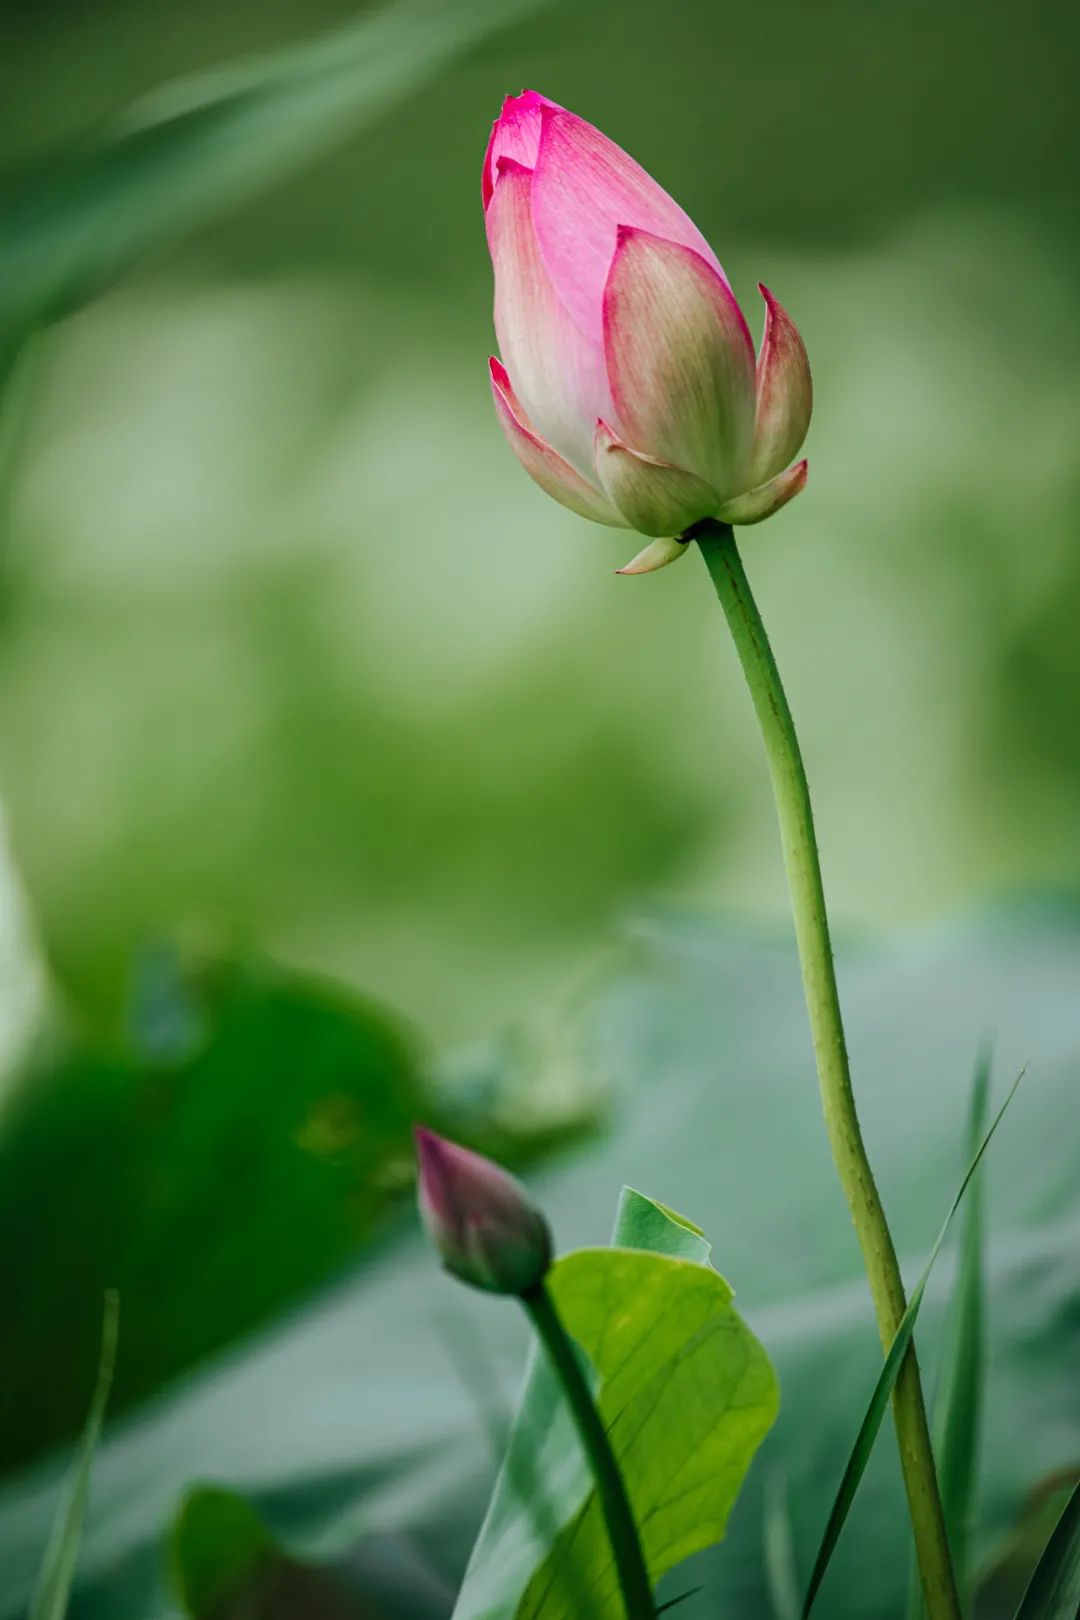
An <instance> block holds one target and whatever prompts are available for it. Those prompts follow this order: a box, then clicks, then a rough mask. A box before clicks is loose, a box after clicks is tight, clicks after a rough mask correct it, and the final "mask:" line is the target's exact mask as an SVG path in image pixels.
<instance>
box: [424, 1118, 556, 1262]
mask: <svg viewBox="0 0 1080 1620" xmlns="http://www.w3.org/2000/svg"><path fill="white" fill-rule="evenodd" d="M414 1134H415V1137H416V1154H417V1158H418V1159H419V1162H420V1198H419V1202H420V1218H421V1220H422V1221H423V1223H424V1226H425V1227H426V1229H427V1233H428V1236H429V1237H430V1238H431V1241H432V1242H433V1243H434V1245H435V1247H436V1248H437V1249H438V1251H439V1253H440V1254H441V1255H442V1258H443V1264H444V1265H445V1266H446V1269H447V1271H451V1272H453V1274H454V1276H455V1277H460V1278H461V1280H462V1282H467V1283H471V1284H472V1285H473V1287H474V1288H486V1289H488V1290H489V1291H490V1292H491V1293H494V1294H525V1293H528V1292H529V1290H530V1289H532V1288H534V1287H535V1286H536V1284H537V1283H538V1282H539V1281H540V1279H541V1278H542V1277H543V1275H544V1273H545V1272H546V1271H547V1269H548V1267H549V1266H550V1264H551V1233H550V1231H549V1229H548V1224H547V1221H546V1220H545V1219H544V1217H543V1215H542V1214H541V1213H540V1211H539V1210H538V1209H537V1208H536V1206H535V1205H534V1204H532V1203H531V1202H530V1201H529V1197H528V1194H527V1193H526V1191H525V1189H524V1187H523V1186H522V1185H521V1183H520V1182H519V1181H517V1180H515V1178H514V1177H513V1176H511V1175H508V1174H507V1172H506V1171H505V1170H501V1169H500V1168H499V1166H498V1165H497V1164H493V1163H492V1161H491V1160H490V1159H485V1158H483V1157H482V1156H481V1155H480V1154H479V1153H470V1152H469V1150H468V1148H463V1147H458V1146H456V1144H455V1143H453V1142H447V1141H446V1140H445V1139H444V1138H443V1137H441V1136H436V1135H435V1133H434V1131H428V1130H425V1129H423V1127H422V1126H418V1127H417V1129H416V1131H415V1133H414Z"/></svg>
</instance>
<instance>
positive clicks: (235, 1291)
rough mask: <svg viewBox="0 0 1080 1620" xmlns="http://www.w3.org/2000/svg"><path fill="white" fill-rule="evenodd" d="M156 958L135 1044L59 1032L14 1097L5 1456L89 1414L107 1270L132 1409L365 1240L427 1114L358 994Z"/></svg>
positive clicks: (59, 1434)
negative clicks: (116, 1302)
mask: <svg viewBox="0 0 1080 1620" xmlns="http://www.w3.org/2000/svg"><path fill="white" fill-rule="evenodd" d="M143 973H144V978H145V983H144V985H143V986H142V988H141V990H140V1007H139V1014H138V1018H137V1020H136V1021H135V1023H134V1027H133V1030H132V1035H131V1039H130V1041H129V1042H128V1044H127V1045H126V1047H120V1046H119V1045H118V1046H116V1047H113V1048H111V1049H110V1048H106V1047H103V1046H94V1045H85V1044H82V1043H80V1042H79V1041H78V1040H74V1039H72V1038H70V1037H69V1038H67V1039H61V1040H60V1041H59V1042H58V1043H57V1048H58V1049H56V1050H53V1051H51V1052H49V1053H48V1054H47V1055H43V1057H42V1058H41V1059H40V1060H39V1062H38V1065H37V1067H36V1069H35V1070H34V1072H32V1073H30V1074H29V1075H28V1076H27V1078H26V1079H25V1080H24V1081H23V1083H22V1085H21V1086H20V1087H19V1089H18V1090H17V1091H16V1092H15V1094H14V1095H13V1097H12V1099H11V1101H10V1103H9V1106H8V1111H7V1114H6V1118H5V1130H4V1133H3V1135H2V1136H0V1251H2V1252H3V1254H4V1279H5V1293H6V1297H7V1300H8V1308H9V1310H10V1311H11V1313H12V1319H13V1320H14V1321H15V1322H16V1323H17V1324H18V1331H17V1332H16V1333H14V1334H12V1335H9V1336H8V1339H7V1342H6V1347H5V1376H4V1380H3V1386H2V1389H0V1461H2V1463H3V1464H4V1466H6V1467H10V1466H11V1465H12V1464H14V1463H17V1462H21V1461H23V1460H24V1459H25V1458H27V1457H28V1456H30V1455H32V1454H34V1453H36V1452H37V1451H40V1450H41V1449H42V1448H43V1447H45V1446H47V1445H49V1444H50V1443H55V1442H56V1441H57V1440H60V1439H63V1438H65V1437H66V1436H67V1435H68V1434H70V1433H72V1432H73V1431H74V1430H75V1429H76V1428H77V1427H78V1426H79V1424H80V1422H81V1420H82V1414H83V1412H84V1411H85V1409H86V1403H87V1396H88V1384H87V1380H88V1378H89V1377H90V1376H91V1374H92V1370H93V1367H94V1364H95V1360H96V1350H95V1346H96V1343H97V1340H98V1337H99V1335H100V1317H101V1296H102V1292H103V1290H104V1289H105V1288H106V1287H114V1288H116V1289H117V1291H118V1292H119V1294H120V1297H121V1299H122V1301H123V1307H124V1328H123V1339H122V1343H121V1348H120V1355H119V1359H118V1363H117V1368H116V1379H115V1385H114V1390H113V1399H112V1409H113V1411H120V1410H122V1409H123V1408H124V1407H126V1406H128V1405H130V1403H131V1402H132V1401H133V1400H134V1399H136V1398H137V1397H138V1396H140V1395H143V1394H146V1393H147V1392H148V1391H150V1390H153V1389H155V1388H157V1387H158V1386H159V1385H160V1384H162V1383H164V1382H165V1381H166V1380H168V1379H169V1378H171V1377H173V1376H175V1375H176V1373H178V1372H180V1371H182V1370H183V1369H184V1368H186V1367H188V1366H190V1365H191V1363H192V1362H193V1361H197V1360H198V1359H200V1358H201V1357H203V1356H205V1355H207V1354H208V1353H209V1352H210V1351H212V1350H213V1349H215V1348H216V1347H217V1346H218V1345H221V1344H224V1343H227V1342H228V1341H229V1340H230V1339H232V1338H234V1337H236V1335H238V1334H240V1333H243V1332H245V1331H246V1330H248V1329H249V1328H251V1327H252V1326H253V1325H254V1324H255V1323H257V1322H258V1321H260V1320H261V1319H262V1318H263V1317H264V1316H265V1315H266V1314H267V1313H268V1312H270V1311H272V1310H273V1309H274V1308H275V1307H280V1306H282V1305H283V1304H286V1303H287V1302H288V1301H290V1300H291V1299H292V1298H293V1297H294V1296H295V1295H296V1294H297V1293H298V1292H301V1291H303V1290H304V1289H309V1288H310V1287H311V1286H312V1285H313V1284H314V1283H316V1282H319V1281H321V1280H322V1279H323V1278H325V1277H326V1276H327V1275H328V1274H329V1273H330V1272H332V1271H333V1270H334V1269H335V1268H337V1267H340V1266H341V1265H342V1264H343V1263H344V1262H345V1261H346V1260H347V1259H350V1258H353V1257H355V1256H356V1255H357V1254H358V1253H359V1252H360V1250H361V1248H362V1246H363V1244H364V1243H365V1241H367V1240H369V1239H370V1238H371V1236H372V1233H373V1231H374V1229H375V1226H376V1223H377V1221H378V1219H379V1217H380V1216H381V1215H383V1214H384V1213H385V1212H386V1210H387V1207H388V1204H389V1202H390V1200H391V1198H392V1196H393V1195H394V1194H395V1193H400V1191H401V1189H402V1188H403V1187H406V1186H408V1185H409V1181H410V1177H411V1156H410V1155H411V1143H410V1134H409V1133H410V1127H411V1125H412V1122H413V1121H414V1120H415V1119H416V1118H417V1117H418V1116H421V1115H423V1114H425V1113H430V1112H431V1104H430V1103H429V1101H428V1098H427V1096H426V1093H425V1089H424V1087H423V1084H422V1081H421V1076H420V1071H419V1067H418V1059H417V1055H416V1053H415V1051H414V1050H413V1047H412V1044H411V1042H410V1041H409V1040H408V1039H407V1038H406V1037H405V1036H404V1035H403V1034H402V1033H401V1031H400V1030H399V1028H398V1027H397V1026H396V1024H395V1023H394V1022H393V1020H391V1019H390V1018H389V1016H388V1015H387V1014H385V1013H384V1012H383V1011H382V1010H381V1009H380V1008H378V1007H375V1006H374V1005H372V1004H371V1003H368V1002H365V1001H363V1000H362V999H361V998H359V997H355V996H350V995H346V994H345V993H343V992H341V991H338V990H334V989H331V988H330V987H328V986H324V985H319V984H317V983H313V982H310V981H309V982H304V981H301V980H295V979H290V978H288V977H286V976H282V975H281V974H279V973H276V972H275V971H274V970H273V969H272V968H271V967H270V966H269V965H268V964H265V963H262V962H258V961H234V960H230V959H227V958H224V957H221V958H218V959H213V960H212V959H209V958H207V959H203V960H199V959H197V958H194V957H191V956H189V958H188V960H187V961H186V962H185V961H184V960H183V959H181V958H176V957H173V956H170V955H167V954H165V953H159V954H158V955H157V956H156V957H154V958H150V959H148V960H147V961H146V962H145V963H144V967H143ZM43 1188H45V1189H48V1195H47V1196H46V1197H43V1195H42V1189H43ZM60 1322H62V1323H63V1324H64V1331H63V1333H62V1334H59V1335H58V1334H57V1331H56V1330H57V1324H58V1323H60Z"/></svg>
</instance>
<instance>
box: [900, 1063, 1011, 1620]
mask: <svg viewBox="0 0 1080 1620" xmlns="http://www.w3.org/2000/svg"><path fill="white" fill-rule="evenodd" d="M990 1067H991V1064H990V1051H989V1048H986V1049H984V1050H983V1051H982V1052H981V1053H980V1055H979V1059H978V1062H977V1063H976V1065H975V1074H974V1078H973V1081H972V1088H971V1104H970V1108H969V1112H968V1129H967V1133H966V1138H965V1141H966V1148H965V1154H966V1157H967V1158H968V1159H969V1160H970V1159H971V1158H972V1156H973V1155H974V1154H975V1152H976V1151H977V1149H978V1145H979V1142H980V1140H981V1138H982V1135H983V1132H984V1131H985V1129H986V1109H987V1099H988V1096H989V1091H990ZM982 1251H983V1175H982V1174H981V1173H980V1174H978V1175H976V1176H974V1177H972V1182H971V1186H970V1187H969V1188H968V1195H967V1201H966V1204H965V1206H964V1215H963V1229H962V1233H961V1238H960V1258H959V1264H958V1266H957V1272H956V1284H955V1287H954V1290H953V1297H952V1300H951V1302H950V1307H949V1320H948V1327H947V1329H946V1335H945V1348H944V1353H943V1357H942V1370H941V1376H940V1378H939V1381H938V1389H937V1395H936V1398H935V1401H934V1415H933V1423H932V1427H933V1435H934V1456H935V1458H936V1459H937V1470H938V1483H939V1486H940V1489H941V1505H942V1508H943V1510H944V1513H945V1525H946V1529H947V1530H948V1535H949V1547H950V1550H951V1552H952V1557H953V1568H954V1569H955V1571H956V1580H957V1585H958V1586H959V1588H960V1591H961V1594H965V1593H966V1592H967V1590H968V1579H969V1576H968V1572H969V1567H970V1541H971V1521H972V1514H973V1504H974V1496H975V1481H976V1475H977V1471H978V1446H979V1428H980V1424H981V1418H982V1398H983V1384H984V1379H985V1359H986V1358H985V1321H984V1315H985V1311H984V1287H983V1269H982V1265H983V1261H982ZM925 1613H926V1606H925V1604H924V1602H923V1595H922V1587H921V1585H920V1582H919V1572H918V1568H917V1566H916V1564H915V1563H914V1560H913V1561H912V1569H911V1591H910V1595H909V1599H908V1620H922V1617H923V1616H924V1615H925Z"/></svg>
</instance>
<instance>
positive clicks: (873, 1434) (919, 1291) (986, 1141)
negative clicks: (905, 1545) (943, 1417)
mask: <svg viewBox="0 0 1080 1620" xmlns="http://www.w3.org/2000/svg"><path fill="white" fill-rule="evenodd" d="M1023 1077H1024V1070H1021V1071H1020V1073H1019V1074H1018V1075H1017V1077H1016V1079H1015V1080H1014V1081H1013V1083H1012V1086H1011V1087H1010V1089H1009V1094H1008V1096H1007V1097H1006V1098H1005V1101H1004V1102H1003V1103H1002V1105H1001V1107H1000V1108H999V1109H998V1112H997V1114H996V1115H995V1116H994V1120H993V1123H992V1124H991V1126H990V1129H989V1130H988V1131H987V1132H986V1135H985V1136H984V1137H983V1139H982V1142H981V1143H980V1144H979V1149H978V1152H977V1153H976V1154H975V1156H974V1158H973V1159H972V1161H971V1163H970V1164H969V1165H968V1168H967V1172H966V1174H965V1176H964V1179H963V1181H962V1182H961V1183H960V1188H959V1191H958V1192H957V1194H956V1197H955V1198H954V1199H953V1201H952V1204H951V1205H950V1207H949V1212H948V1214H947V1215H946V1217H945V1220H944V1222H943V1223H942V1227H941V1231H940V1232H939V1233H938V1235H937V1238H936V1239H935V1242H934V1246H933V1248H932V1249H931V1251H930V1258H929V1259H928V1260H927V1262H926V1265H925V1266H924V1268H923V1272H922V1276H921V1277H920V1278H919V1280H918V1282H917V1283H916V1285H915V1288H914V1291H913V1292H912V1295H911V1298H910V1299H909V1301H908V1307H907V1310H906V1311H905V1312H904V1314H903V1317H902V1318H901V1321H900V1326H899V1327H898V1328H897V1330H896V1337H895V1338H894V1339H893V1342H892V1344H891V1345H890V1346H889V1353H888V1355H887V1356H886V1357H885V1363H884V1365H883V1367H882V1369H881V1373H880V1375H879V1377H878V1381H877V1383H876V1385H875V1386H874V1392H873V1394H872V1395H871V1397H870V1404H869V1405H868V1407H867V1409H866V1413H865V1415H864V1417H863V1420H862V1423H861V1424H860V1426H859V1432H858V1435H857V1436H856V1438H855V1444H854V1446H853V1447H852V1449H851V1455H850V1457H849V1458H848V1461H847V1466H846V1467H845V1469H844V1473H843V1477H842V1479H841V1481H840V1486H839V1489H838V1490H837V1493H836V1497H835V1500H834V1501H833V1505H832V1509H831V1511H830V1513H829V1518H828V1521H827V1523H826V1525H825V1532H824V1535H823V1536H822V1538H821V1545H820V1546H819V1548H818V1553H817V1557H816V1558H815V1560H814V1568H813V1573H812V1574H811V1576H810V1584H809V1586H808V1587H807V1589H806V1597H805V1598H804V1599H803V1606H802V1616H803V1620H806V1617H807V1615H809V1613H810V1611H811V1609H812V1608H813V1606H814V1600H815V1598H816V1597H817V1594H818V1591H819V1590H820V1587H821V1583H822V1581H823V1580H824V1578H825V1571H826V1570H827V1569H828V1567H829V1563H830V1561H831V1559H832V1555H833V1553H834V1552H835V1550H836V1544H837V1542H838V1541H839V1539H840V1532H841V1530H842V1529H843V1527H844V1522H845V1520H846V1519H847V1516H848V1513H849V1512H850V1511H851V1504H852V1502H853V1501H854V1500H855V1493H856V1491H857V1490H858V1488H859V1482H860V1480H861V1479H862V1476H863V1473H864V1472H865V1469H866V1465H867V1463H868V1462H869V1460H870V1453H871V1452H872V1451H873V1449H874V1442H875V1441H876V1439H877V1437H878V1433H879V1431H880V1429H881V1424H882V1421H883V1419H884V1417H885V1412H886V1408H887V1407H888V1404H889V1398H890V1396H891V1395H892V1392H893V1386H894V1385H895V1383H896V1379H897V1375H898V1373H899V1371H900V1367H901V1365H902V1363H903V1360H904V1357H905V1355H906V1354H907V1350H908V1346H909V1344H910V1343H911V1338H912V1334H913V1333H914V1331H915V1321H916V1318H917V1317H918V1314H919V1308H920V1306H921V1305H922V1301H923V1294H924V1293H925V1292H926V1284H927V1281H928V1279H929V1277H930V1272H931V1270H932V1269H933V1265H934V1261H935V1260H936V1259H937V1257H938V1254H939V1253H940V1251H941V1246H942V1244H943V1243H944V1241H945V1237H946V1234H947V1232H948V1230H949V1227H950V1226H951V1225H952V1219H953V1216H954V1215H955V1214H956V1211H957V1210H958V1209H959V1208H960V1205H961V1203H962V1201H963V1198H964V1194H965V1193H966V1192H967V1190H968V1187H969V1186H970V1184H971V1180H972V1177H973V1176H974V1174H975V1172H976V1170H977V1169H978V1168H979V1164H980V1163H981V1161H982V1157H983V1154H984V1153H985V1152H986V1150H987V1148H988V1147H989V1146H990V1143H991V1141H992V1140H993V1137H994V1132H995V1131H996V1130H997V1128H998V1126H999V1125H1000V1124H1001V1121H1002V1119H1003V1118H1004V1117H1005V1110H1006V1109H1007V1108H1008V1106H1009V1104H1010V1103H1011V1102H1012V1100H1013V1098H1014V1097H1015V1095H1016V1089H1017V1087H1018V1086H1019V1084H1020V1082H1021V1080H1022V1079H1023Z"/></svg>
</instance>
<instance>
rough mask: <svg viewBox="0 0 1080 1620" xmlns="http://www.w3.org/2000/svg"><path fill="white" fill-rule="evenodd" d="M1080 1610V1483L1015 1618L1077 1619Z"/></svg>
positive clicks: (1036, 1568)
mask: <svg viewBox="0 0 1080 1620" xmlns="http://www.w3.org/2000/svg"><path fill="white" fill-rule="evenodd" d="M1078 1614H1080V1485H1077V1486H1076V1487H1075V1488H1074V1490H1073V1493H1072V1495H1071V1496H1070V1497H1069V1500H1068V1501H1067V1502H1066V1504H1065V1508H1064V1511H1063V1512H1062V1515H1061V1518H1060V1519H1059V1520H1058V1522H1057V1525H1056V1526H1055V1528H1054V1533H1053V1535H1052V1536H1051V1537H1050V1540H1049V1541H1048V1542H1047V1544H1046V1551H1045V1552H1044V1553H1043V1555H1042V1557H1041V1558H1040V1559H1039V1562H1038V1564H1037V1565H1036V1566H1035V1573H1034V1575H1032V1577H1031V1580H1030V1581H1029V1582H1028V1587H1027V1591H1026V1592H1025V1593H1024V1595H1023V1597H1022V1598H1021V1600H1020V1607H1019V1608H1018V1609H1017V1611H1016V1620H1076V1616H1077V1615H1078Z"/></svg>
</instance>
